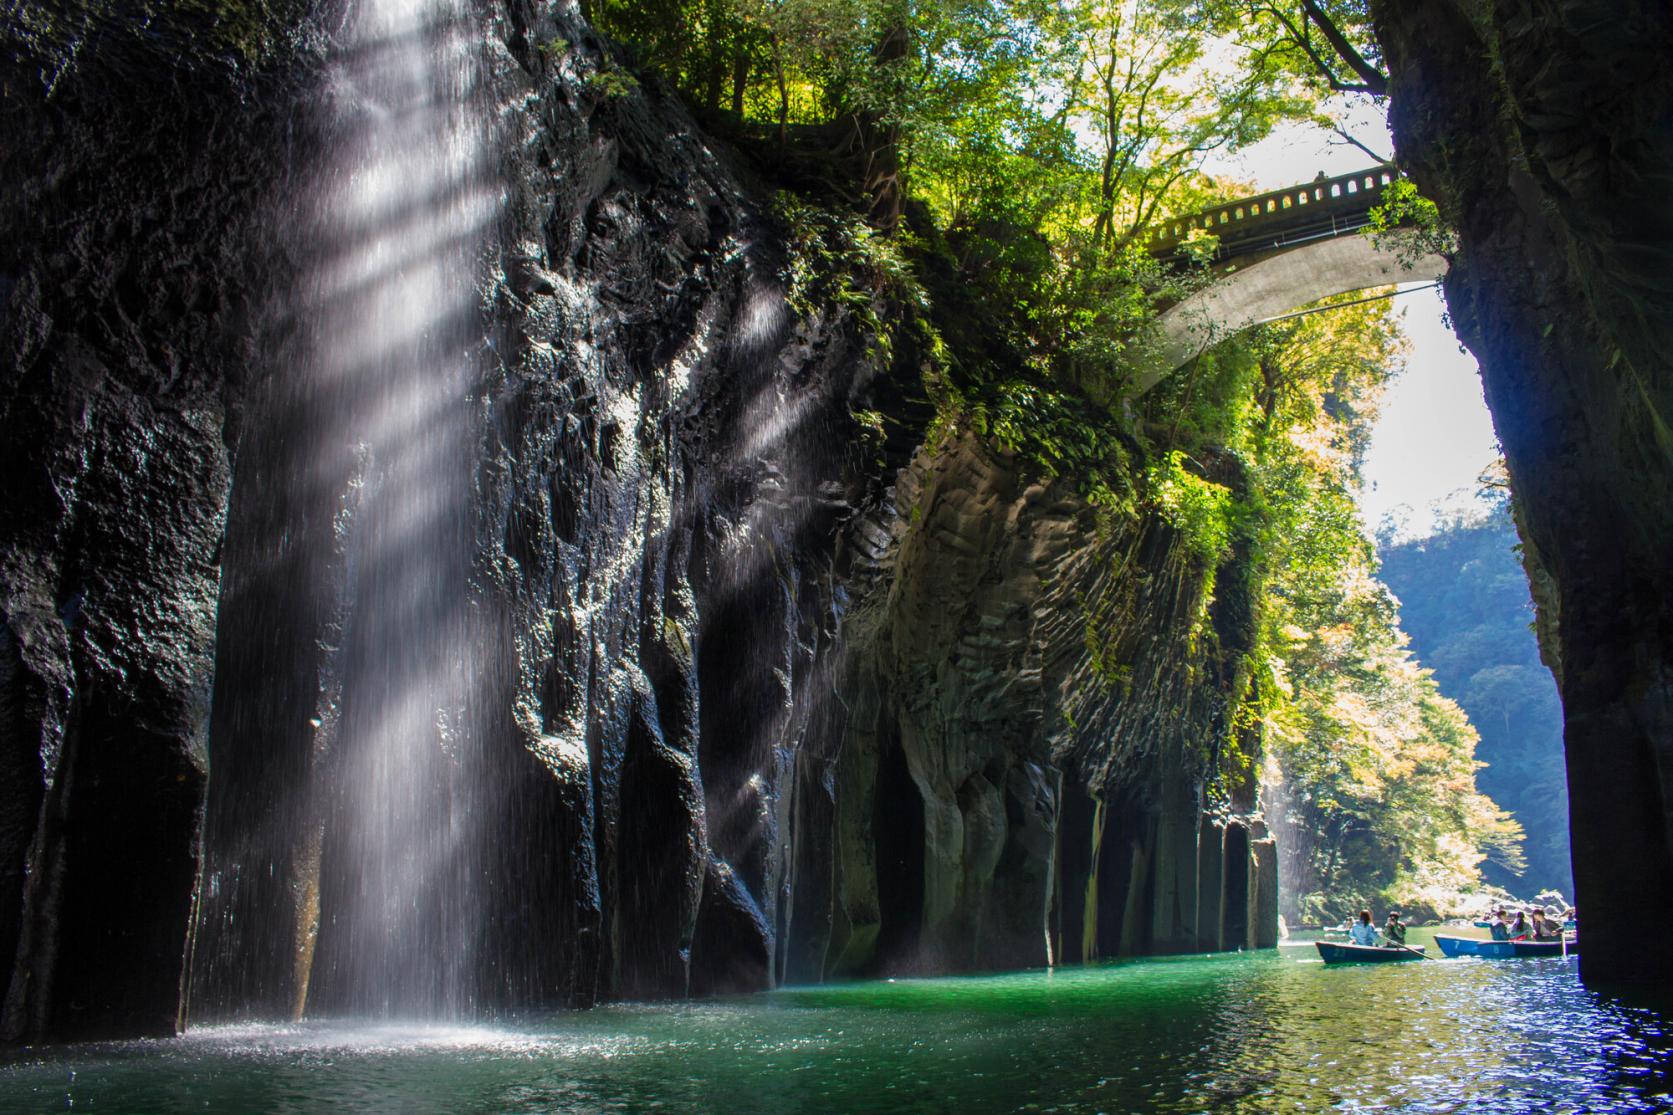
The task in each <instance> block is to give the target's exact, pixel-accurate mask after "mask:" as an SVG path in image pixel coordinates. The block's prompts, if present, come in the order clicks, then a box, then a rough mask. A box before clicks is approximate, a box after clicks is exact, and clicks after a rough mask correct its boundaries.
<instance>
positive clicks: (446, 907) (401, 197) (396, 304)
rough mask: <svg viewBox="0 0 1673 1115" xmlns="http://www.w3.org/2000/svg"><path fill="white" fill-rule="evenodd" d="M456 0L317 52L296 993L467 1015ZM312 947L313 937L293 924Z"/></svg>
mask: <svg viewBox="0 0 1673 1115" xmlns="http://www.w3.org/2000/svg"><path fill="white" fill-rule="evenodd" d="M468 16H469V12H468V10H467V8H466V4H465V0H360V2H358V3H356V4H354V5H352V6H351V8H350V10H349V13H348V17H347V22H346V24H345V26H344V28H343V30H342V33H341V40H340V49H339V51H338V53H337V55H336V62H335V64H334V66H333V67H332V70H331V76H330V83H329V87H328V88H329V96H328V101H329V112H330V113H331V116H332V125H331V126H332V128H333V130H334V133H335V134H334V137H333V138H334V142H333V148H332V151H331V154H330V156H329V158H328V159H327V162H326V165H325V166H324V168H323V169H322V171H321V173H320V174H319V176H318V179H317V184H316V189H315V191H314V196H313V198H312V199H311V200H309V201H305V202H304V204H303V205H302V207H301V216H302V227H301V231H302V233H303V234H304V235H310V236H313V237H315V238H316V242H315V243H314V244H312V245H310V247H311V249H312V251H311V253H310V254H311V256H312V258H315V259H317V260H318V261H319V263H318V266H317V268H316V270H315V271H314V273H312V274H311V275H309V276H308V278H307V290H306V291H305V292H304V304H305V306H306V307H307V310H306V311H305V312H306V313H307V314H308V317H309V319H311V321H312V327H311V328H309V329H308V335H307V341H306V343H305V346H304V348H305V351H308V354H309V357H310V364H311V366H310V367H306V368H303V369H299V372H300V374H303V375H305V376H309V377H312V383H311V385H310V386H311V388H312V389H314V390H317V391H319V392H320V393H321V394H322V396H323V397H325V398H328V399H332V400H334V401H335V405H334V406H333V407H332V408H330V410H329V411H321V412H320V413H321V415H322V417H321V419H320V420H321V421H322V422H324V423H325V424H327V426H328V428H327V429H326V430H324V431H319V433H320V435H321V436H320V439H319V444H321V445H323V446H325V447H326V451H325V452H323V453H322V454H321V455H320V456H319V457H318V458H317V459H316V460H315V461H314V462H312V466H311V467H312V468H313V469H315V470H316V475H315V476H314V477H312V478H310V479H311V482H312V483H314V484H315V485H318V486H322V487H324V488H327V489H329V490H333V491H336V492H338V493H339V495H338V507H339V513H338V515H337V521H336V523H335V526H334V535H335V541H334V544H335V546H336V547H337V553H336V555H335V560H336V562H338V563H340V564H339V569H338V572H337V574H336V575H337V576H338V578H339V579H340V582H341V584H342V585H343V598H342V605H341V607H340V609H339V614H338V616H337V623H336V624H335V625H334V629H333V631H332V634H333V635H334V636H335V637H336V638H337V639H338V642H337V644H336V645H335V646H333V647H331V648H330V651H331V654H332V655H333V656H334V661H333V672H334V675H335V679H336V684H337V685H338V689H337V691H336V692H335V693H334V694H333V695H334V696H335V697H336V700H335V701H330V702H327V703H326V705H325V706H324V708H323V709H322V714H321V716H320V717H318V718H317V719H318V720H319V721H320V723H319V724H318V728H319V731H320V739H321V740H322V741H325V742H326V743H328V744H329V746H330V749H331V751H332V762H333V763H334V764H335V765H334V767H333V770H332V774H331V777H330V779H329V784H330V786H331V787H332V792H333V793H334V795H335V797H334V800H332V801H331V802H330V803H329V804H328V805H327V806H326V807H325V815H326V823H325V825H324V829H323V832H324V837H323V847H322V848H321V850H320V857H321V859H320V864H319V874H318V884H317V885H318V894H317V898H316V902H317V909H318V918H319V923H318V925H319V929H318V940H317V945H314V946H312V947H313V948H314V950H315V951H314V955H313V957H312V979H311V991H310V992H309V997H308V1007H309V1009H310V1010H312V1009H314V1008H315V1007H324V1008H325V1009H327V1010H331V1011H353V1012H357V1013H359V1012H373V1013H385V1014H388V1013H394V1014H404V1015H412V1014H422V1015H435V1014H441V1015H452V1016H457V1015H460V1014H465V1013H469V1012H470V1011H471V1009H472V1007H473V1002H472V995H473V987H474V981H475V969H476V964H477V945H478V943H479V942H478V940H477V933H476V930H475V922H474V919H475V917H476V916H477V912H478V911H479V910H480V909H481V903H480V901H478V897H479V896H478V889H479V888H480V886H481V885H482V883H481V871H480V870H479V869H478V864H479V861H480V857H481V854H482V841H483V840H484V838H485V834H484V831H483V825H484V822H485V816H486V803H485V802H484V801H483V800H481V799H482V797H483V788H482V784H483V779H482V777H481V770H480V769H479V766H480V756H479V754H478V747H479V742H480V733H479V732H478V731H476V730H475V727H474V725H473V723H472V712H473V709H474V708H475V706H476V705H477V704H478V703H479V702H476V701H474V700H473V691H474V688H475V685H476V682H477V680H478V678H477V671H478V664H477V662H476V660H475V657H474V651H475V648H476V647H477V646H478V645H479V643H478V640H477V639H476V638H475V632H473V630H472V623H471V605H470V601H471V596H470V593H469V590H468V587H469V580H470V572H471V554H472V533H471V485H472V469H473V462H474V459H475V454H476V445H477V440H478V433H477V430H476V421H477V420H476V418H475V415H474V412H473V409H472V404H471V392H472V388H473V385H474V382H475V373H474V360H473V353H472V343H473V338H479V337H480V336H481V335H482V331H481V327H480V323H479V319H478V305H477V274H478V270H479V263H478V261H479V255H480V250H481V243H482V238H483V233H484V228H485V226H486V224H487V223H488V222H489V220H490V219H491V218H492V216H493V214H494V211H495V208H496V205H497V202H498V194H497V192H496V190H495V188H494V187H493V185H492V183H490V182H489V181H488V180H487V179H486V177H485V173H484V168H485V164H486V163H487V161H488V135H487V129H486V126H485V123H484V117H485V110H484V109H483V106H482V104H481V97H480V95H479V86H480V81H479V74H478V67H479V65H480V60H479V56H478V51H479V49H480V48H479V45H478V42H477V40H478V38H479V36H478V35H476V34H475V33H474V28H473V27H472V25H471V21H470V19H469V18H468ZM303 947H304V948H307V947H309V946H308V945H307V944H306V943H305V944H304V946H303Z"/></svg>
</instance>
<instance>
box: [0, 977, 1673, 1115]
mask: <svg viewBox="0 0 1673 1115" xmlns="http://www.w3.org/2000/svg"><path fill="white" fill-rule="evenodd" d="M1316 955H1317V954H1316V953H1315V952H1314V950H1313V949H1312V948H1311V946H1307V945H1301V946H1289V947H1285V948H1282V949H1279V950H1277V951H1273V952H1265V953H1256V954H1247V955H1245V954H1232V955H1224V956H1209V957H1178V958H1170V959H1158V960H1144V961H1132V962H1125V963H1117V964H1108V965H1101V966H1095V967H1087V968H1067V969H1060V970H1058V971H1055V972H1021V973H1013V974H1008V975H999V976H985V977H972V978H958V979H933V980H900V981H895V982H869V983H852V984H839V985H831V986H826V987H819V988H804V989H788V990H784V991H779V992H775V993H772V994H766V995H759V996H752V997H743V998H735V999H725V1000H718V1001H710V1002H701V1003H688V1004H673V1005H655V1006H648V1005H626V1006H613V1007H608V1008H601V1009H598V1010H593V1011H586V1012H576V1013H564V1014H554V1015H545V1016H539V1017H531V1018H526V1019H522V1020H519V1021H517V1022H515V1023H507V1024H503V1025H491V1026H446V1025H397V1024H389V1023H353V1022H346V1021H345V1022H310V1023H304V1024H301V1025H294V1026H239V1027H222V1028H213V1029H204V1030H194V1031H193V1032H192V1033H191V1034H190V1035H188V1036H187V1037H185V1038H182V1039H178V1040H172V1041H140V1042H124V1043H114V1044H105V1045H84V1046H69V1047H60V1048H48V1049H35V1050H24V1051H18V1052H13V1053H12V1054H10V1055H9V1058H8V1059H7V1060H6V1062H5V1063H4V1068H3V1070H0V1110H4V1111H60V1110H65V1109H66V1108H68V1107H71V1106H72V1105H73V1108H74V1109H75V1110H85V1109H91V1110H94V1111H121V1112H163V1111H171V1112H172V1111H225V1112H302V1111H321V1110H357V1111H360V1110H377V1111H401V1112H502V1111H503V1112H545V1111H551V1112H583V1111H598V1110H621V1111H644V1110H652V1109H663V1110H670V1111H687V1110H704V1111H725V1112H800V1111H807V1112H813V1111H820V1112H824V1111H833V1112H834V1111H896V1110H902V1111H947V1112H975V1111H1011V1110H1026V1111H1106V1112H1129V1111H1168V1112H1172V1111H1235V1112H1257V1111H1258V1112H1268V1111H1319V1110H1324V1109H1329V1108H1341V1109H1350V1110H1357V1109H1371V1108H1375V1109H1379V1110H1393V1111H1423V1112H1429V1111H1478V1110H1479V1111H1489V1110H1491V1111H1494V1112H1523V1111H1542V1112H1543V1111H1550V1112H1579V1111H1673V1101H1670V1100H1669V1098H1668V1097H1667V1095H1666V1092H1667V1090H1668V1089H1669V1087H1670V1086H1673V1072H1670V1067H1669V1062H1670V1056H1673V1053H1670V1047H1673V1037H1670V1032H1669V1027H1668V1022H1667V1019H1666V1017H1665V1016H1664V1015H1663V1014H1661V1013H1658V1012H1656V1011H1654V1010H1650V1009H1647V1008H1643V1007H1629V1006H1625V1005H1622V1004H1620V1003H1618V1002H1615V1001H1612V1000H1609V999H1606V998H1603V997H1601V996H1599V995H1597V994H1595V993H1593V992H1590V991H1588V990H1586V989H1584V988H1582V987H1581V986H1580V984H1579V983H1578V981H1577V980H1576V973H1575V962H1574V961H1572V960H1567V961H1565V960H1558V959H1552V960H1521V961H1482V960H1474V959H1461V960H1447V961H1439V960H1426V961H1421V962H1413V963H1409V964H1389V965H1369V966H1365V965H1362V966H1354V967H1332V968H1326V967H1325V966H1323V965H1322V964H1319V963H1318V962H1317V960H1316V959H1315V957H1316Z"/></svg>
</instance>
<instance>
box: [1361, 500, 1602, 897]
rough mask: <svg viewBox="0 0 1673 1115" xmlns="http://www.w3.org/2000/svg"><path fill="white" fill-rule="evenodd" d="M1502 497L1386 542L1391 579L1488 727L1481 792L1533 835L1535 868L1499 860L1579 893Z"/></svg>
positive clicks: (1543, 883) (1406, 620)
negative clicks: (1422, 532)
mask: <svg viewBox="0 0 1673 1115" xmlns="http://www.w3.org/2000/svg"><path fill="white" fill-rule="evenodd" d="M1517 545H1518V540H1517V535H1516V526H1515V524H1514V523H1513V522H1512V521H1511V516H1510V510H1509V506H1508V501H1507V500H1506V499H1505V497H1504V495H1503V493H1502V492H1499V493H1497V494H1496V495H1495V496H1494V498H1492V499H1491V500H1489V501H1488V502H1486V503H1485V504H1483V505H1482V506H1481V508H1480V509H1479V510H1478V511H1476V512H1474V513H1471V514H1459V515H1457V516H1455V517H1454V518H1452V519H1451V520H1450V521H1449V522H1446V523H1443V524H1441V525H1440V526H1439V528H1438V529H1436V530H1435V531H1434V532H1433V533H1431V534H1430V535H1428V536H1427V537H1424V538H1419V539H1412V540H1407V541H1403V542H1396V541H1394V540H1393V539H1384V540H1383V541H1382V563H1383V564H1382V571H1383V578H1384V580H1386V581H1387V582H1388V584H1389V587H1390V588H1392V589H1393V590H1394V591H1395V593H1396V594H1397V595H1398V596H1399V598H1400V615H1401V622H1402V624H1403V626H1404V627H1405V629H1406V630H1407V631H1408V632H1410V634H1411V638H1412V646H1413V648H1414V649H1415V650H1416V651H1417V653H1418V655H1419V656H1420V657H1421V658H1422V660H1423V661H1424V663H1425V664H1427V665H1428V666H1430V667H1431V668H1433V669H1434V671H1435V680H1436V682H1437V683H1438V684H1439V685H1440V687H1441V690H1442V691H1443V692H1445V693H1447V694H1448V695H1450V696H1451V697H1453V698H1454V699H1455V700H1457V701H1458V703H1459V704H1460V705H1462V706H1463V708H1464V709H1465V711H1466V712H1468V713H1469V715H1470V719H1471V721H1472V722H1474V724H1475V725H1476V727H1477V729H1478V730H1479V731H1480V732H1481V747H1480V749H1479V755H1480V757H1481V758H1482V759H1483V760H1484V761H1485V762H1486V763H1487V767H1486V769H1484V770H1483V771H1482V772H1481V776H1480V782H1481V786H1482V789H1483V790H1484V791H1486V792H1487V793H1490V794H1492V795H1493V797H1494V799H1495V800H1497V801H1499V802H1501V803H1502V804H1503V805H1504V806H1505V807H1506V808H1507V809H1509V810H1510V811H1511V812H1512V813H1514V814H1515V815H1516V816H1517V818H1519V819H1520V820H1521V822H1522V825H1523V827H1524V828H1526V829H1527V831H1528V840H1527V860H1528V864H1527V869H1526V870H1525V871H1523V872H1520V873H1517V872H1514V871H1511V870H1508V869H1507V868H1504V867H1501V866H1498V865H1495V864H1489V865H1488V867H1487V872H1486V874H1487V878H1488V881H1489V882H1492V883H1494V884H1496V885H1498V886H1501V887H1504V888H1505V889H1507V890H1511V891H1513V892H1515V893H1517V894H1522V895H1533V894H1536V893H1538V892H1540V891H1542V890H1547V889H1553V890H1560V891H1562V892H1563V893H1565V894H1571V893H1573V891H1572V887H1571V884H1572V881H1573V879H1572V869H1571V867H1570V863H1569V846H1568V823H1567V821H1568V787H1567V783H1566V774H1565V770H1564V766H1563V716H1562V708H1561V706H1560V704H1559V703H1558V699H1557V687H1556V683H1555V682H1554V681H1553V680H1552V678H1551V672H1550V671H1549V670H1547V669H1546V668H1545V666H1544V665H1543V664H1541V663H1540V661H1539V646H1538V643H1537V641H1536V640H1535V638H1534V634H1533V632H1532V631H1531V630H1530V624H1531V622H1532V620H1533V603H1532V601H1531V600H1530V599H1529V595H1528V581H1527V577H1526V576H1525V575H1524V574H1523V572H1522V569H1521V565H1520V563H1519V561H1518V559H1517V553H1516V551H1517Z"/></svg>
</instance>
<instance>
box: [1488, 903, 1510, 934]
mask: <svg viewBox="0 0 1673 1115" xmlns="http://www.w3.org/2000/svg"><path fill="white" fill-rule="evenodd" d="M1487 933H1488V935H1489V936H1491V937H1492V938H1493V939H1494V940H1495V941H1508V940H1510V922H1509V921H1508V920H1507V918H1506V915H1505V912H1504V910H1502V909H1501V910H1499V911H1498V912H1497V913H1495V914H1494V915H1493V924H1492V925H1489V926H1488V927H1487Z"/></svg>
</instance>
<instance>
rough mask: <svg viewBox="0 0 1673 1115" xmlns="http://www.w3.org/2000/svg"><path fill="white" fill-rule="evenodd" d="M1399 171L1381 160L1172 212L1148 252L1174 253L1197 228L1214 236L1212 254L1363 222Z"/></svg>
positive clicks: (1323, 233)
mask: <svg viewBox="0 0 1673 1115" xmlns="http://www.w3.org/2000/svg"><path fill="white" fill-rule="evenodd" d="M1398 177H1399V171H1397V170H1396V169H1395V168H1394V167H1393V166H1392V165H1389V164H1385V165H1383V166H1377V167H1371V168H1370V169H1368V170H1358V171H1354V172H1353V173H1352V174H1339V175H1337V176H1336V177H1334V178H1318V179H1315V180H1313V181H1312V182H1307V183H1305V184H1303V185H1299V186H1291V187H1289V188H1287V189H1283V190H1273V191H1272V192H1271V193H1265V194H1257V195H1255V196H1254V197H1249V198H1243V199H1241V200H1238V201H1228V202H1226V203H1224V204H1222V205H1216V206H1212V207H1211V208H1208V209H1204V210H1202V211H1201V212H1198V213H1192V214H1190V215H1189V216H1183V217H1173V218H1171V219H1169V220H1167V221H1164V222H1163V223H1162V225H1161V226H1160V227H1158V228H1157V229H1156V231H1155V232H1154V233H1153V234H1152V235H1151V238H1150V254H1151V255H1154V256H1169V255H1173V254H1174V253H1175V252H1177V251H1178V249H1179V247H1180V245H1182V244H1183V243H1185V241H1186V240H1187V239H1188V238H1189V237H1190V236H1191V233H1192V232H1193V231H1194V230H1196V229H1202V230H1204V231H1206V232H1212V233H1213V234H1214V235H1215V236H1217V237H1218V238H1219V240H1220V250H1219V251H1218V252H1217V253H1216V256H1217V258H1226V257H1227V256H1231V255H1240V254H1243V253H1245V252H1249V251H1258V250H1261V249H1263V248H1268V247H1282V246H1283V245H1285V244H1292V243H1295V242H1297V241H1298V240H1304V239H1315V238H1317V237H1318V236H1333V235H1339V234H1341V233H1342V232H1348V231H1352V230H1353V229H1356V228H1362V227H1364V225H1365V224H1366V222H1367V221H1368V220H1369V214H1370V211H1371V210H1372V209H1373V208H1374V207H1376V206H1377V205H1380V204H1382V196H1383V189H1384V187H1386V186H1388V185H1389V184H1391V183H1392V182H1393V181H1394V180H1395V179H1396V178H1398Z"/></svg>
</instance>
